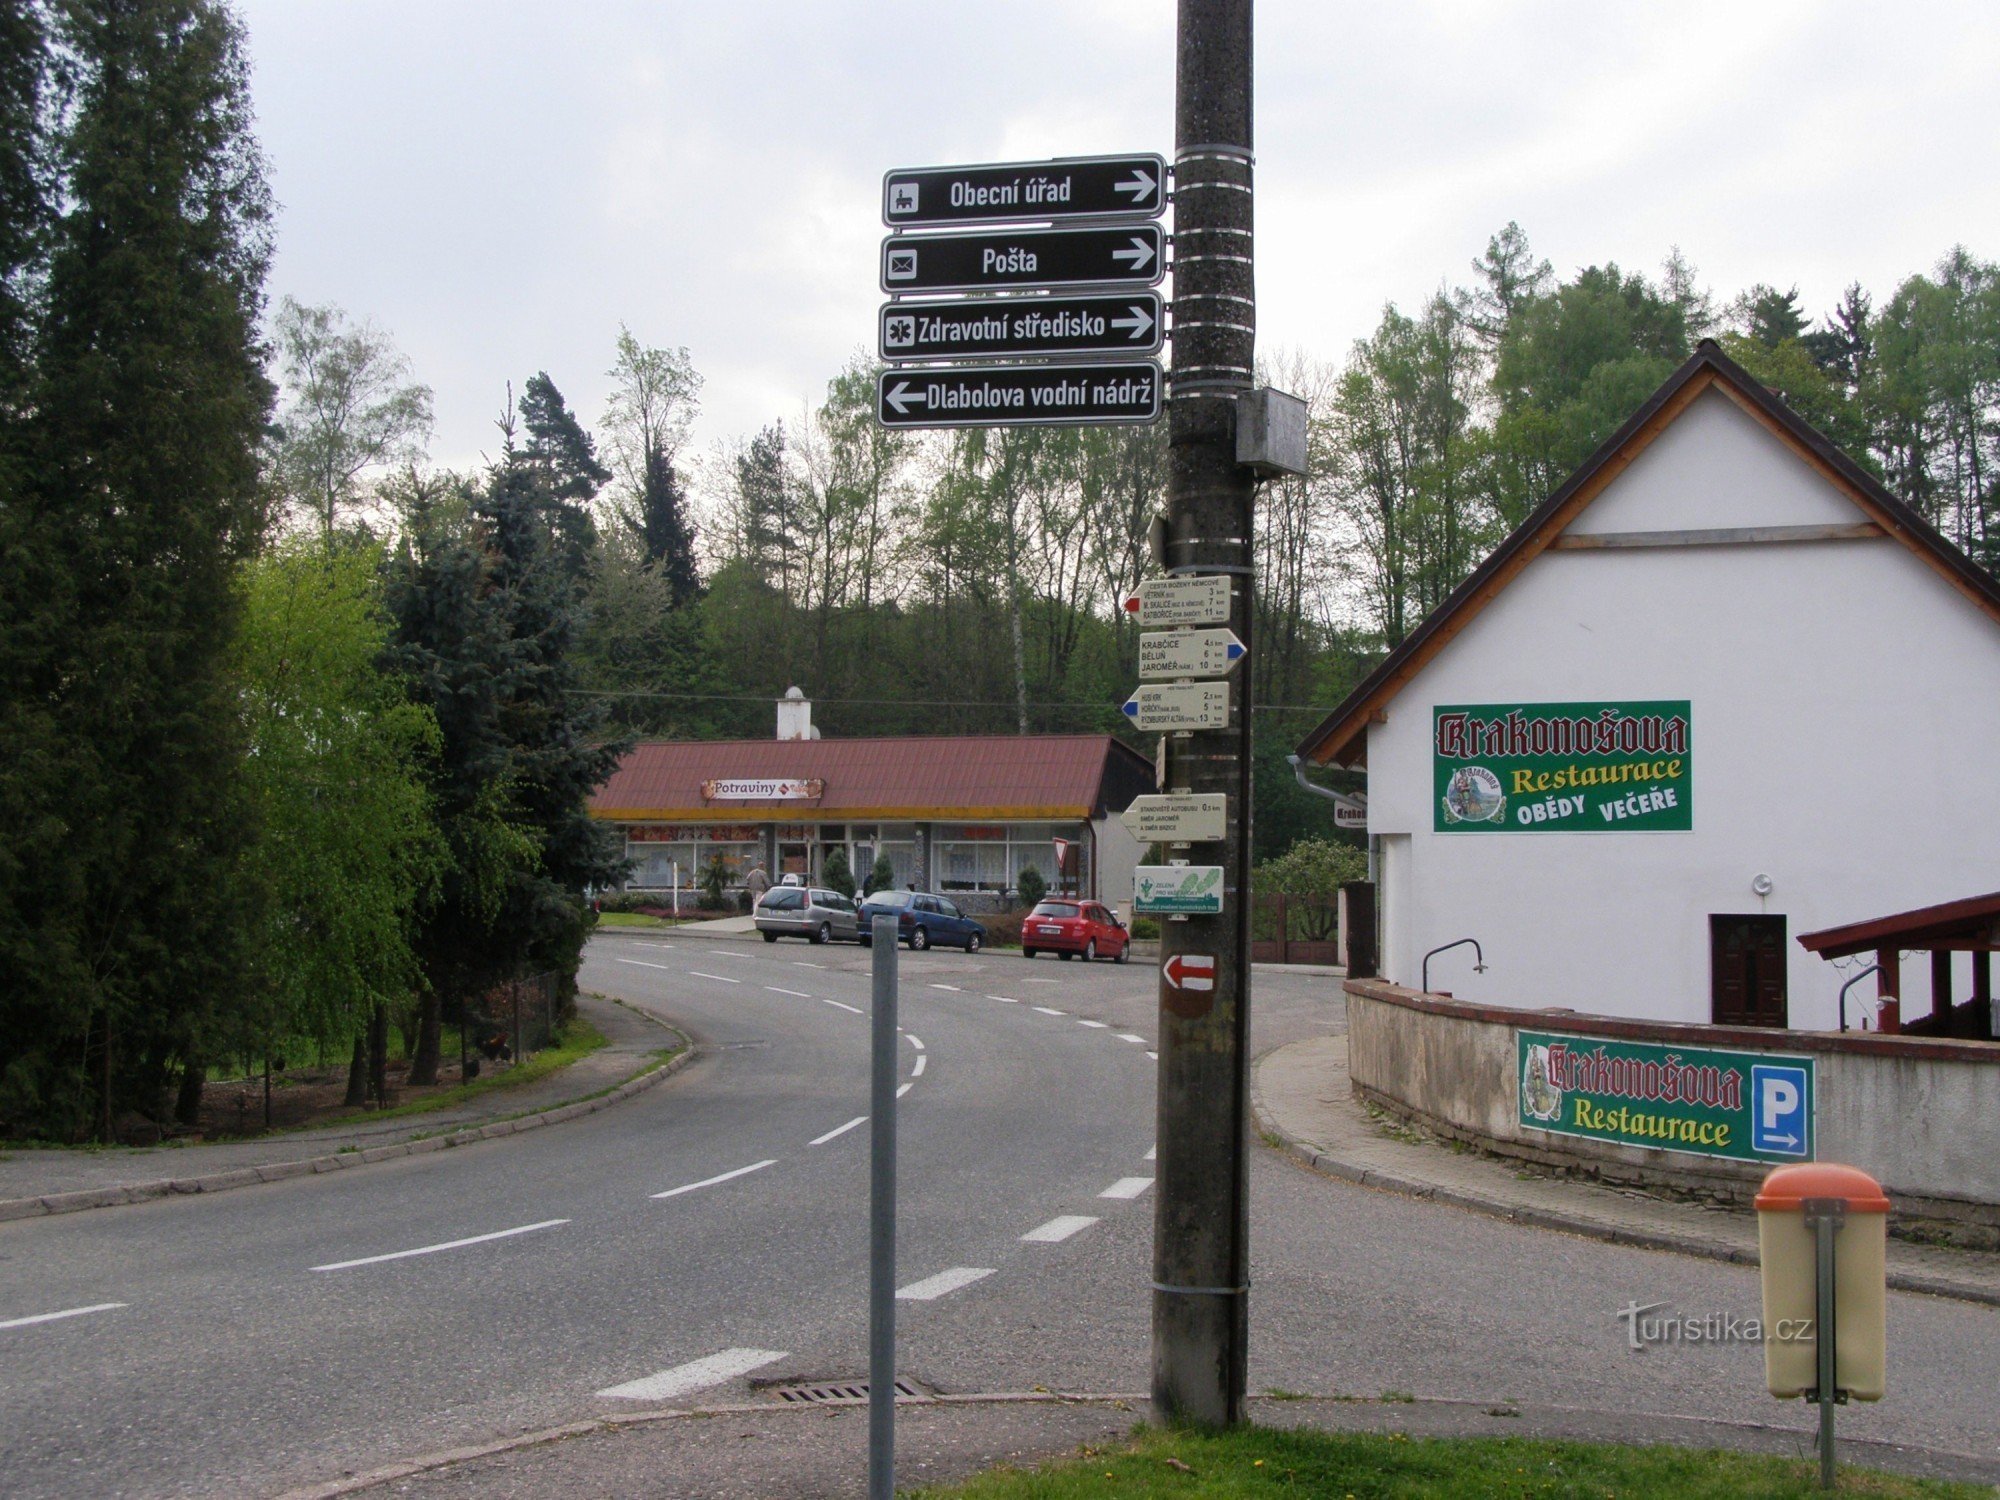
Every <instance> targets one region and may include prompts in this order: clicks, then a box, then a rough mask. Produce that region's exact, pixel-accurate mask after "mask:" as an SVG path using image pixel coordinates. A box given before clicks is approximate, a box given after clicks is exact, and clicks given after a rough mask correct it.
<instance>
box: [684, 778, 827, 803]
mask: <svg viewBox="0 0 2000 1500" xmlns="http://www.w3.org/2000/svg"><path fill="white" fill-rule="evenodd" d="M701 795H702V796H703V798H704V799H706V800H707V801H710V802H797V801H808V802H809V801H811V800H813V799H814V798H816V797H823V796H825V795H826V783H825V782H824V781H822V780H820V779H819V778H818V777H816V776H815V777H811V778H809V779H806V778H800V777H792V776H774V777H759V778H755V779H751V778H745V777H735V778H727V777H718V778H716V779H715V780H714V781H704V782H703V783H702V784H701Z"/></svg>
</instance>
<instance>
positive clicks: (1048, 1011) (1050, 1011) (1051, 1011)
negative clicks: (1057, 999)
mask: <svg viewBox="0 0 2000 1500" xmlns="http://www.w3.org/2000/svg"><path fill="white" fill-rule="evenodd" d="M1035 1009H1036V1010H1038V1011H1040V1012H1041V1013H1042V1014H1043V1015H1045V1016H1066V1015H1068V1014H1069V1012H1068V1011H1066V1010H1057V1009H1056V1008H1055V1007H1054V1006H1053V1005H1037V1006H1036V1007H1035Z"/></svg>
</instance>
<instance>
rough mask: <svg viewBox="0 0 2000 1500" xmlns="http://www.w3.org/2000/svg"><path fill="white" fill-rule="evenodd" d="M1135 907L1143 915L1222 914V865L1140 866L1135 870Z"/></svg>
mask: <svg viewBox="0 0 2000 1500" xmlns="http://www.w3.org/2000/svg"><path fill="white" fill-rule="evenodd" d="M1132 910H1133V911H1134V912H1135V913H1136V914H1138V915H1139V916H1142V917H1144V916H1187V917H1219V916H1221V915H1222V866H1221V865H1140V866H1139V868H1138V869H1136V870H1134V871H1133V872H1132Z"/></svg>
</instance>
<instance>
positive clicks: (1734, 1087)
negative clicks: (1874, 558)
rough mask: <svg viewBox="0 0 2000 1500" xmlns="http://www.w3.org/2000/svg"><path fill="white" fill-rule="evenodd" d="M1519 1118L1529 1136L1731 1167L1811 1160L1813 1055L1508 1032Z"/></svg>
mask: <svg viewBox="0 0 2000 1500" xmlns="http://www.w3.org/2000/svg"><path fill="white" fill-rule="evenodd" d="M1514 1053H1515V1056H1514V1076H1515V1077H1516V1078H1517V1079H1518V1080H1519V1083H1520V1088H1519V1093H1518V1096H1517V1097H1518V1100H1519V1120H1520V1123H1521V1124H1522V1125H1524V1126H1526V1127H1528V1128H1529V1129H1532V1130H1547V1131H1552V1132H1554V1133H1555V1134H1558V1135H1576V1136H1583V1137H1586V1138H1587V1139H1589V1140H1594V1141H1610V1142H1613V1143H1615V1144H1617V1145H1620V1146H1646V1147H1650V1148H1651V1149H1653V1150H1655V1151H1687V1152H1692V1153H1693V1154H1695V1155H1697V1156H1722V1157H1727V1158H1729V1159H1730V1160H1732V1161H1809V1160H1811V1158H1812V1155H1813V1112H1814V1105H1815V1099H1814V1082H1815V1079H1814V1071H1815V1070H1814V1067H1813V1059H1812V1057H1811V1056H1809V1055H1807V1056H1781V1055H1778V1054H1774V1053H1768V1052H1713V1051H1708V1050H1705V1049H1702V1048H1697V1047H1668V1046H1664V1045H1661V1044H1659V1043H1655V1042H1619V1041H1611V1040H1608V1039H1606V1038H1603V1037H1594V1036H1574V1035H1569V1034H1560V1035H1558V1034H1554V1033H1550V1032H1542V1031H1519V1032H1516V1033H1515V1047H1514Z"/></svg>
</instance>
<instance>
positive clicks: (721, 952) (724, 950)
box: [715, 948, 750, 958]
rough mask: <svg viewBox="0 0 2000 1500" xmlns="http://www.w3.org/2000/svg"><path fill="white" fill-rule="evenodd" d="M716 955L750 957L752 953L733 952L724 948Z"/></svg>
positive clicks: (722, 956) (719, 956) (721, 956)
mask: <svg viewBox="0 0 2000 1500" xmlns="http://www.w3.org/2000/svg"><path fill="white" fill-rule="evenodd" d="M715 956H716V957H717V958H748V957H749V956H750V955H749V954H747V953H731V952H730V951H729V950H728V949H727V948H723V949H720V950H719V951H718V952H717V953H716V955H715Z"/></svg>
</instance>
